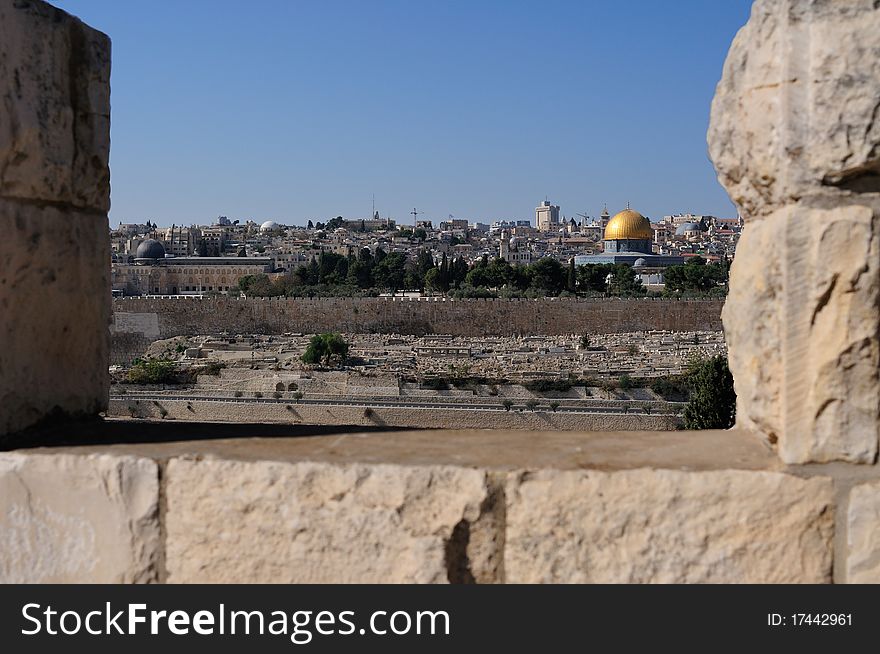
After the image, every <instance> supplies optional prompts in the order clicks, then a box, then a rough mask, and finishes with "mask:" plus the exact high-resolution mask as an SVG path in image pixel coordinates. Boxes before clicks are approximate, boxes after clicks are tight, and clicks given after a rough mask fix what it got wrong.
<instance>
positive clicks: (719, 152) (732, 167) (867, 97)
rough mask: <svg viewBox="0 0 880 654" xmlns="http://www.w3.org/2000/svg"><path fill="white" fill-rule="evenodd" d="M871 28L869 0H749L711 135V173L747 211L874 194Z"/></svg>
mask: <svg viewBox="0 0 880 654" xmlns="http://www.w3.org/2000/svg"><path fill="white" fill-rule="evenodd" d="M878 35H880V5H878V4H877V2H875V1H874V0H833V1H827V2H826V1H817V0H757V1H756V2H755V3H754V5H753V7H752V15H751V18H750V19H749V22H748V23H747V24H746V25H745V27H743V28H742V29H741V30H740V31H739V33H738V34H737V36H736V38H735V39H734V41H733V44H732V46H731V48H730V52H729V53H728V55H727V60H726V62H725V64H724V72H723V75H722V78H721V81H720V82H719V84H718V88H717V90H716V93H715V98H714V100H713V102H712V112H711V119H710V127H709V135H708V140H709V153H710V156H711V158H712V161H713V162H714V164H715V168H716V169H717V171H718V178H719V180H720V182H721V184H722V185H723V186H724V187H725V188H726V189H727V192H728V193H729V194H730V197H731V199H732V200H733V201H734V202H735V203H736V204H737V205H738V206H739V207H740V209H741V210H742V212H743V214H744V215H745V216H746V217H747V218H753V217H756V216H760V215H766V214H769V213H771V212H772V211H775V210H776V209H778V208H780V207H782V206H784V205H786V204H790V203H793V202H796V201H798V200H800V199H803V198H805V197H809V196H810V195H813V194H817V193H818V194H824V195H828V194H831V195H834V194H837V195H838V196H839V197H844V196H847V195H852V194H853V193H864V192H878V191H880V120H878V115H880V92H878V91H880V36H878ZM737 256H739V251H738V252H737Z"/></svg>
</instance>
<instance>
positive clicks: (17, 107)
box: [0, 0, 110, 228]
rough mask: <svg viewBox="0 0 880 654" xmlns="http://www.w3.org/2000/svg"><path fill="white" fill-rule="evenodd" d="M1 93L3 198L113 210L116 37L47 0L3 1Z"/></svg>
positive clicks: (0, 181)
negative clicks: (112, 87)
mask: <svg viewBox="0 0 880 654" xmlns="http://www.w3.org/2000/svg"><path fill="white" fill-rule="evenodd" d="M0 97H2V98H3V99H4V102H3V104H2V111H0V197H6V198H20V199H23V200H38V201H44V202H58V203H64V204H68V205H72V206H74V207H77V208H80V209H85V210H91V211H96V212H104V213H106V212H107V211H108V210H109V208H110V169H109V165H108V161H109V155H110V39H109V38H108V37H107V36H106V35H104V34H102V33H101V32H98V31H96V30H94V29H92V28H90V27H88V26H87V25H84V24H83V23H82V22H81V21H79V20H77V19H76V18H73V17H72V16H70V15H68V14H66V13H64V12H63V11H61V10H59V9H56V8H54V7H52V6H51V5H48V4H46V3H45V2H40V1H39V0H16V1H15V2H12V1H11V0H2V2H0ZM105 228H106V225H105Z"/></svg>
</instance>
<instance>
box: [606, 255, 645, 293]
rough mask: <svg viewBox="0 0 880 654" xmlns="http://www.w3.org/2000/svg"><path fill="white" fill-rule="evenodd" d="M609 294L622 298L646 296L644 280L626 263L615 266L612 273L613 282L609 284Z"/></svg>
mask: <svg viewBox="0 0 880 654" xmlns="http://www.w3.org/2000/svg"><path fill="white" fill-rule="evenodd" d="M608 293H610V294H611V295H618V296H621V297H631V296H634V295H644V294H645V289H644V288H643V287H642V280H641V279H639V278H638V277H636V272H635V270H633V269H632V268H630V267H629V266H627V265H626V264H625V263H619V264H616V265H615V266H614V269H613V271H612V273H611V282H610V283H609V284H608Z"/></svg>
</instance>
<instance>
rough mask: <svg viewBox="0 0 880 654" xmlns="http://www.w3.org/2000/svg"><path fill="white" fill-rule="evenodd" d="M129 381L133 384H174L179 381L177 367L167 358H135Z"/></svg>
mask: <svg viewBox="0 0 880 654" xmlns="http://www.w3.org/2000/svg"><path fill="white" fill-rule="evenodd" d="M128 381H129V382H130V383H132V384H174V383H176V382H177V368H176V366H175V364H174V362H173V361H169V360H167V359H135V361H134V363H133V364H132V366H131V370H129V371H128Z"/></svg>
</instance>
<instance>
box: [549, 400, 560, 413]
mask: <svg viewBox="0 0 880 654" xmlns="http://www.w3.org/2000/svg"><path fill="white" fill-rule="evenodd" d="M558 408H559V402H551V403H550V410H551V411H552V412H553V413H556V409H558Z"/></svg>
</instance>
